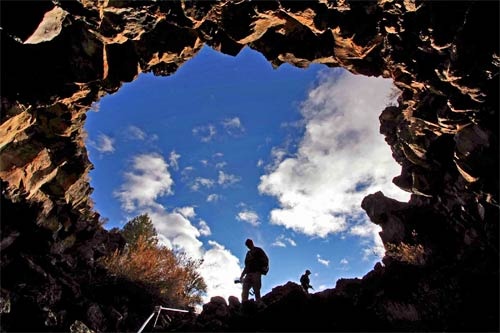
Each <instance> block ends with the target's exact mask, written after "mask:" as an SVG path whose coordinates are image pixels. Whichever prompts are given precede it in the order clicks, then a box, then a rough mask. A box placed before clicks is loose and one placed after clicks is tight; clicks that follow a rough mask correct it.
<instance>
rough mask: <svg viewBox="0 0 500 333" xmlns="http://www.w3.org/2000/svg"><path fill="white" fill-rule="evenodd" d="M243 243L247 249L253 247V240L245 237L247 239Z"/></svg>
mask: <svg viewBox="0 0 500 333" xmlns="http://www.w3.org/2000/svg"><path fill="white" fill-rule="evenodd" d="M245 245H246V246H247V247H248V248H249V249H252V248H253V247H254V245H253V240H251V239H250V238H247V240H246V241H245Z"/></svg>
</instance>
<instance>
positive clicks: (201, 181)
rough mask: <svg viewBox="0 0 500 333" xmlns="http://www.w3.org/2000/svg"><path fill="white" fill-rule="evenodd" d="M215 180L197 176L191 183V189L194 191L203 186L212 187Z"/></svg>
mask: <svg viewBox="0 0 500 333" xmlns="http://www.w3.org/2000/svg"><path fill="white" fill-rule="evenodd" d="M214 184H215V181H213V180H212V179H209V178H203V177H196V178H195V180H194V181H193V183H192V184H191V189H192V190H193V191H198V190H199V189H200V188H201V187H206V188H211V187H212V186H214Z"/></svg>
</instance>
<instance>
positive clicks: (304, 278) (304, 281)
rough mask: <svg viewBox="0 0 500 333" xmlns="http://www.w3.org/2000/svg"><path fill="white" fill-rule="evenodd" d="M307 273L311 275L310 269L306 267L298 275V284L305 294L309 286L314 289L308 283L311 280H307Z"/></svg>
mask: <svg viewBox="0 0 500 333" xmlns="http://www.w3.org/2000/svg"><path fill="white" fill-rule="evenodd" d="M309 275H311V271H310V270H308V269H306V272H305V273H304V274H302V276H301V277H300V284H301V285H302V288H304V291H305V292H306V293H307V294H309V290H308V289H309V288H311V289H312V290H314V288H313V287H312V286H311V285H310V283H311V281H310V280H309Z"/></svg>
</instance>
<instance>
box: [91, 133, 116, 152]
mask: <svg viewBox="0 0 500 333" xmlns="http://www.w3.org/2000/svg"><path fill="white" fill-rule="evenodd" d="M114 143H115V140H114V139H113V138H112V137H110V136H107V135H106V134H102V133H101V134H99V135H98V136H97V142H95V141H91V140H90V141H89V144H90V145H91V146H92V147H94V148H95V149H97V151H99V152H101V153H103V154H106V153H113V152H114V151H115V147H114Z"/></svg>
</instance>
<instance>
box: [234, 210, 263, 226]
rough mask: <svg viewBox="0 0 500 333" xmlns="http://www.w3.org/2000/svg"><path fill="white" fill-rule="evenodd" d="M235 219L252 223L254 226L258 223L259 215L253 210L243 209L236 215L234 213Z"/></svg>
mask: <svg viewBox="0 0 500 333" xmlns="http://www.w3.org/2000/svg"><path fill="white" fill-rule="evenodd" d="M236 219H237V220H238V221H243V222H246V223H248V224H250V225H253V226H254V227H256V226H258V225H259V224H260V221H259V215H258V214H257V213H256V212H254V211H253V210H248V209H245V210H243V211H241V212H239V213H238V215H236Z"/></svg>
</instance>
